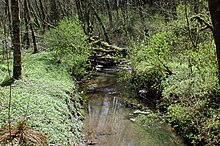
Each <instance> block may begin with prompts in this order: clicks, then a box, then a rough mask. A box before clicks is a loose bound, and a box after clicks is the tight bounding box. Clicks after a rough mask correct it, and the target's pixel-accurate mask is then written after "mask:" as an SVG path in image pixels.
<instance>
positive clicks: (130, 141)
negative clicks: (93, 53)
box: [84, 71, 183, 146]
mask: <svg viewBox="0 0 220 146" xmlns="http://www.w3.org/2000/svg"><path fill="white" fill-rule="evenodd" d="M109 72H110V71H109ZM116 79H117V78H116V75H114V74H113V73H112V71H111V72H110V73H108V72H106V73H101V74H100V75H99V76H97V77H96V78H95V79H94V83H95V84H96V85H97V86H96V89H95V92H91V93H89V94H88V96H89V99H88V101H87V105H86V106H87V110H88V114H87V116H86V118H85V121H84V124H85V129H84V134H85V139H86V142H87V145H96V146H175V145H178V146H179V145H183V144H182V143H181V141H180V140H179V139H178V138H176V136H175V134H174V133H173V132H172V131H171V130H169V127H156V128H149V130H148V131H146V130H143V127H140V126H138V125H136V124H134V123H132V122H131V121H130V120H129V118H128V115H129V113H130V112H131V111H130V109H127V108H125V107H124V105H123V100H122V97H121V96H120V94H119V92H120V89H119V85H117V84H116Z"/></svg>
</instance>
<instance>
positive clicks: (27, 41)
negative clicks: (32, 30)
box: [24, 0, 30, 49]
mask: <svg viewBox="0 0 220 146" xmlns="http://www.w3.org/2000/svg"><path fill="white" fill-rule="evenodd" d="M24 15H25V34H24V44H25V48H26V49H29V48H30V39H29V25H30V16H29V10H28V4H27V0H24Z"/></svg>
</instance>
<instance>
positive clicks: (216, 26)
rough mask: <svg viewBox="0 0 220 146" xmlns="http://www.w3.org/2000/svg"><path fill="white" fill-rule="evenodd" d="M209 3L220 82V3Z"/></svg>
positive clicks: (213, 0)
mask: <svg viewBox="0 0 220 146" xmlns="http://www.w3.org/2000/svg"><path fill="white" fill-rule="evenodd" d="M208 3H209V11H210V14H211V18H212V24H213V36H214V40H215V45H216V52H217V61H218V72H219V80H220V1H219V0H209V1H208Z"/></svg>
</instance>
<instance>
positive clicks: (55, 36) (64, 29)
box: [48, 18, 91, 77]
mask: <svg viewBox="0 0 220 146" xmlns="http://www.w3.org/2000/svg"><path fill="white" fill-rule="evenodd" d="M50 35H51V39H50V40H49V41H48V43H49V45H50V46H51V47H52V49H53V50H54V51H55V57H56V58H57V60H58V62H62V63H66V64H67V65H69V66H70V67H71V70H72V74H73V75H74V76H76V77H77V76H82V75H84V74H85V73H86V67H87V66H88V57H89V55H90V51H91V49H90V46H89V45H88V44H87V39H88V37H87V36H86V35H85V34H84V31H83V28H82V26H81V24H80V23H79V21H78V20H77V19H76V18H72V19H64V20H61V21H60V22H59V23H58V26H57V27H56V28H54V29H52V30H51V31H50Z"/></svg>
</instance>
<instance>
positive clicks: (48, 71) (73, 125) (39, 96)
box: [0, 52, 83, 145]
mask: <svg viewBox="0 0 220 146" xmlns="http://www.w3.org/2000/svg"><path fill="white" fill-rule="evenodd" d="M55 60H56V59H55V58H54V54H53V53H52V52H41V53H38V54H25V55H24V57H23V78H22V80H16V81H15V82H14V83H13V84H12V100H11V119H10V120H11V122H12V124H15V123H16V122H18V121H22V120H24V119H25V118H26V119H28V124H29V125H30V126H31V127H32V128H33V129H35V130H37V131H40V132H42V133H44V134H45V135H46V136H47V140H48V143H49V144H55V145H69V144H74V143H75V142H76V141H77V140H78V139H79V138H80V137H81V134H80V129H81V127H82V122H81V120H82V118H83V116H82V115H81V106H80V104H79V101H80V100H81V99H80V96H79V95H78V94H77V93H76V89H75V86H74V82H73V80H72V78H71V76H70V75H69V73H68V72H67V68H66V67H65V65H64V64H61V63H56V62H55ZM0 74H1V77H0V81H1V82H3V81H4V80H5V78H7V65H6V64H1V67H0ZM9 93H10V90H9V86H5V87H0V126H1V127H2V126H3V125H4V124H5V123H7V122H8V107H9V104H8V103H9Z"/></svg>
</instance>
